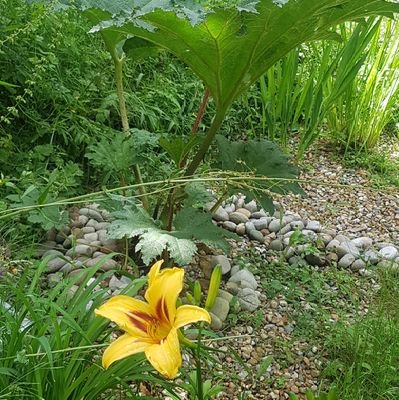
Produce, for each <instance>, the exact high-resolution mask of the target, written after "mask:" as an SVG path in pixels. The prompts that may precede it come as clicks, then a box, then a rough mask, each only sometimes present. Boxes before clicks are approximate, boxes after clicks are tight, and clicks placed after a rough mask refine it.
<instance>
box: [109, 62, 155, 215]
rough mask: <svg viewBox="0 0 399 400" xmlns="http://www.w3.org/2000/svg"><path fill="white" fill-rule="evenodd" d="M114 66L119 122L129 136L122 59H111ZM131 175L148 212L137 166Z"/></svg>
mask: <svg viewBox="0 0 399 400" xmlns="http://www.w3.org/2000/svg"><path fill="white" fill-rule="evenodd" d="M112 59H113V60H114V64H115V81H116V93H117V95H118V101H119V112H120V114H121V121H122V130H123V132H124V133H125V134H126V135H128V134H129V129H130V127H129V119H128V117H127V108H126V101H125V95H124V91H123V62H124V59H119V58H117V57H113V58H112ZM133 173H134V177H135V179H136V182H137V183H138V184H140V186H139V187H138V190H139V192H140V194H141V201H142V204H143V207H144V209H145V210H148V198H147V195H146V194H147V192H146V189H145V187H144V186H141V185H142V184H143V178H142V176H141V171H140V167H139V165H138V164H134V165H133Z"/></svg>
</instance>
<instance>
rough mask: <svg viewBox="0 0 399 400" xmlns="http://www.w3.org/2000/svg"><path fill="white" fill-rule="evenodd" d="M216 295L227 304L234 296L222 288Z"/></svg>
mask: <svg viewBox="0 0 399 400" xmlns="http://www.w3.org/2000/svg"><path fill="white" fill-rule="evenodd" d="M217 297H220V298H222V299H225V300H226V301H227V302H228V303H229V304H230V302H231V301H232V300H233V298H234V296H233V295H232V294H231V293H229V292H226V291H225V290H222V289H219V291H218V295H217Z"/></svg>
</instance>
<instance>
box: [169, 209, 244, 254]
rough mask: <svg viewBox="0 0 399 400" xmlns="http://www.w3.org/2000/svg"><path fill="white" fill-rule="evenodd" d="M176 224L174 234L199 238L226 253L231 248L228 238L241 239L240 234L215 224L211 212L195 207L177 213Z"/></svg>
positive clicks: (187, 237)
mask: <svg viewBox="0 0 399 400" xmlns="http://www.w3.org/2000/svg"><path fill="white" fill-rule="evenodd" d="M174 225H175V228H176V230H175V231H173V232H172V233H171V234H172V235H173V236H175V237H178V238H184V239H190V240H198V241H200V242H202V243H205V244H206V245H208V246H213V247H217V248H219V249H221V250H223V251H225V252H226V253H227V252H228V251H229V250H230V245H229V243H228V242H227V240H226V238H230V239H236V240H237V239H239V236H238V235H236V234H234V233H231V232H229V231H227V230H225V229H222V228H220V227H218V226H216V225H214V224H213V223H212V216H211V214H209V213H206V212H203V211H200V210H197V209H194V208H184V209H183V210H181V211H180V212H179V213H178V214H176V217H175V219H174Z"/></svg>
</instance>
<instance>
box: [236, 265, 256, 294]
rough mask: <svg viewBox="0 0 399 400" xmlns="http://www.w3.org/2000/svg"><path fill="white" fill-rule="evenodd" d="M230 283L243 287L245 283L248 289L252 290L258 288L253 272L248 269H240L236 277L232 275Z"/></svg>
mask: <svg viewBox="0 0 399 400" xmlns="http://www.w3.org/2000/svg"><path fill="white" fill-rule="evenodd" d="M229 282H234V283H238V285H239V286H241V287H242V286H243V282H245V283H246V284H247V285H246V286H248V287H251V288H252V289H254V290H255V289H256V288H257V287H258V283H257V282H256V279H255V277H254V275H253V274H252V272H250V271H248V270H247V269H246V268H244V269H240V270H239V271H238V272H236V273H235V274H234V275H232V276H231V277H230V279H229Z"/></svg>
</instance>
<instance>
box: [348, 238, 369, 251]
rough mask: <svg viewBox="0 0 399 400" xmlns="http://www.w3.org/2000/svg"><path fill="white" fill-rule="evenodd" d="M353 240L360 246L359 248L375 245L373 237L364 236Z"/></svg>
mask: <svg viewBox="0 0 399 400" xmlns="http://www.w3.org/2000/svg"><path fill="white" fill-rule="evenodd" d="M351 242H352V243H353V244H354V245H355V246H356V247H358V248H359V249H363V250H365V249H368V248H369V247H371V246H372V245H373V239H371V238H369V237H367V236H362V237H359V238H356V239H352V240H351Z"/></svg>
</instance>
